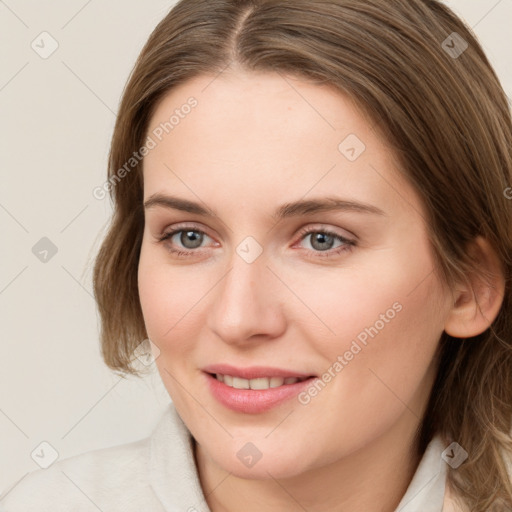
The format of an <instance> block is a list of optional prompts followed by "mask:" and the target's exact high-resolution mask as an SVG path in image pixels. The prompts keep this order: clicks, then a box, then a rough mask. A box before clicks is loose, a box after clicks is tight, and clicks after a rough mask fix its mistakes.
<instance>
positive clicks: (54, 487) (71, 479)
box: [0, 403, 459, 512]
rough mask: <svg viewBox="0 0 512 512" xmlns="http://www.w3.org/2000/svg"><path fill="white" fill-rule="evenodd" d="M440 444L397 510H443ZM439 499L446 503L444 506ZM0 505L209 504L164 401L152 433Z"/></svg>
mask: <svg viewBox="0 0 512 512" xmlns="http://www.w3.org/2000/svg"><path fill="white" fill-rule="evenodd" d="M445 448H446V447H445V446H444V445H443V443H442V441H441V439H440V437H434V438H433V439H432V441H431V442H430V444H429V445H428V446H427V449H426V451H425V453H424V455H423V457H422V459H421V461H420V464H419V465H418V468H417V470H416V472H415V474H414V476H413V478H412V480H411V482H410V484H409V487H408V488H407V491H406V493H405V495H404V496H403V498H402V500H401V501H400V504H399V505H398V507H397V508H396V510H395V512H448V511H452V510H453V511H455V510H459V509H457V508H453V507H454V504H453V503H452V500H451V499H447V497H445V482H446V474H447V464H446V462H445V461H444V460H443V458H442V457H441V454H442V452H443V451H444V449H445ZM443 503H444V507H443ZM0 511H1V512H64V511H65V512H98V511H101V512H211V511H210V509H209V508H208V505H207V503H206V501H205V498H204V495H203V491H202V489H201V485H200V482H199V476H198V473H197V468H196V465H195V462H194V454H193V439H192V436H191V434H190V432H189V430H188V429H187V427H186V426H185V424H184V423H183V421H182V420H181V418H180V416H179V415H178V413H177V411H176V409H175V407H174V405H173V404H172V403H170V404H169V407H168V408H167V409H166V411H165V413H164V414H163V415H162V418H161V419H160V420H159V422H158V424H157V426H156V428H155V429H154V431H153V433H152V434H151V436H150V437H147V438H145V439H141V440H139V441H134V442H131V443H127V444H123V445H119V446H113V447H108V448H102V449H99V450H93V451H89V452H86V453H83V454H80V455H75V456H73V457H69V458H67V459H63V460H61V461H57V462H55V463H54V464H52V465H51V466H50V467H49V468H47V469H37V470H35V471H32V472H30V473H29V474H28V475H26V476H25V477H24V478H22V479H21V481H19V482H18V483H17V484H11V485H10V486H9V487H8V488H7V489H6V490H5V491H4V492H3V493H2V494H1V495H0Z"/></svg>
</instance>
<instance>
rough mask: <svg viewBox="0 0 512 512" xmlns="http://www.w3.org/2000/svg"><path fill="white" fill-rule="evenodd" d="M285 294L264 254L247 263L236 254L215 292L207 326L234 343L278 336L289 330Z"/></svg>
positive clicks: (253, 341) (266, 339)
mask: <svg viewBox="0 0 512 512" xmlns="http://www.w3.org/2000/svg"><path fill="white" fill-rule="evenodd" d="M279 288H281V289H280V290H279ZM283 293H284V287H283V285H282V283H280V282H279V280H278V279H277V278H276V276H275V275H274V274H273V273H272V272H271V271H270V270H269V268H268V267H267V264H266V260H265V259H264V258H263V257H261V256H260V257H259V258H258V259H257V260H256V261H254V262H252V263H247V262H246V261H244V260H243V259H242V258H240V257H239V256H238V255H237V254H234V256H233V259H232V261H231V268H230V270H229V271H228V272H227V274H226V275H225V277H224V278H223V279H222V280H221V282H220V283H218V285H217V286H216V287H215V292H214V293H212V299H211V300H212V307H211V308H210V314H209V315H208V320H207V321H208V327H209V328H210V330H211V331H213V332H214V333H215V334H216V335H217V336H218V337H219V338H221V339H222V340H223V341H224V342H226V343H229V344H232V345H237V344H238V345H241V346H243V345H247V344H250V345H253V344H254V343H255V342H257V341H260V342H262V341H268V340H270V339H274V338H277V337H279V336H281V335H282V334H283V332H284V331H285V329H286V319H285V314H284V311H283V307H282V305H283V301H284V300H286V297H284V295H283Z"/></svg>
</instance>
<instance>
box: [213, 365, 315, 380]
mask: <svg viewBox="0 0 512 512" xmlns="http://www.w3.org/2000/svg"><path fill="white" fill-rule="evenodd" d="M203 371H204V372H206V373H220V374H221V375H231V376H232V377H240V378H242V379H257V378H261V377H283V378H286V377H298V378H304V377H313V375H312V374H310V373H303V372H298V371H295V370H285V369H283V368H274V367H270V366H249V367H246V368H237V367H236V366H231V365H229V364H211V365H209V366H205V367H204V368H203Z"/></svg>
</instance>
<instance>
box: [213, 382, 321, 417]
mask: <svg viewBox="0 0 512 512" xmlns="http://www.w3.org/2000/svg"><path fill="white" fill-rule="evenodd" d="M205 375H206V378H207V379H208V385H209V388H210V391H211V393H212V395H213V396H214V397H215V398H216V399H217V400H218V401H219V402H220V403H221V404H222V405H224V406H225V407H227V408H228V409H231V410H232V411H236V412H242V413H245V414H258V413H262V412H265V411H268V410H270V409H272V408H273V407H276V406H278V405H280V404H282V403H283V402H285V401H286V400H289V399H290V398H293V397H294V396H296V395H298V394H299V393H300V392H301V391H302V390H303V389H305V388H306V387H307V386H309V384H311V382H312V381H313V380H314V379H315V377H310V378H309V379H306V380H303V381H299V382H296V383H295V384H285V385H283V386H279V387H277V388H269V389H236V388H232V387H230V386H227V385H226V384H224V383H223V382H220V381H219V380H217V379H216V378H215V377H213V376H212V375H210V374H209V373H205Z"/></svg>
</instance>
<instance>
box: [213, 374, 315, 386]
mask: <svg viewBox="0 0 512 512" xmlns="http://www.w3.org/2000/svg"><path fill="white" fill-rule="evenodd" d="M215 378H216V379H217V380H218V381H219V382H223V383H224V384H226V386H229V387H231V388H235V389H270V388H278V387H280V386H283V385H284V386H286V385H289V384H295V383H296V382H301V381H303V380H306V379H307V378H308V377H301V378H299V377H286V378H285V377H259V378H256V379H244V378H242V377H235V376H233V375H223V374H222V373H217V374H215Z"/></svg>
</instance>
